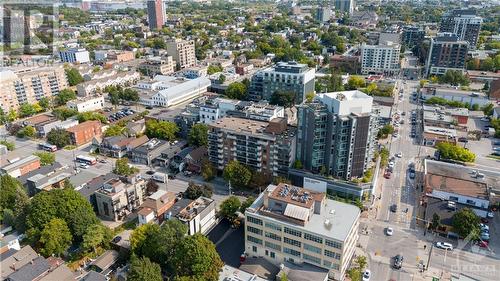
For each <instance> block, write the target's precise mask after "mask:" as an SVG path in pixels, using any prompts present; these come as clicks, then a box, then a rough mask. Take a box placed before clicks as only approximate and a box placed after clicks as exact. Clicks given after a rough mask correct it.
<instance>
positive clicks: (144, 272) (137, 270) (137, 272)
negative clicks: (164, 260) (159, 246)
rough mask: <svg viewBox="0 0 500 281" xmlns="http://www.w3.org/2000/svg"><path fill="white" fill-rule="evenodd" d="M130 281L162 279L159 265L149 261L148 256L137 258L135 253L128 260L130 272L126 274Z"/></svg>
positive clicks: (160, 280)
mask: <svg viewBox="0 0 500 281" xmlns="http://www.w3.org/2000/svg"><path fill="white" fill-rule="evenodd" d="M127 280H130V281H162V280H163V277H162V275H161V268H160V265H159V264H157V263H154V262H151V261H150V260H149V258H147V257H142V258H138V257H136V256H135V255H133V256H132V258H131V260H130V272H129V274H128V275H127Z"/></svg>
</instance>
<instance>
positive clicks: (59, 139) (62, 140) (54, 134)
mask: <svg viewBox="0 0 500 281" xmlns="http://www.w3.org/2000/svg"><path fill="white" fill-rule="evenodd" d="M47 142H48V143H50V144H53V145H55V146H57V147H58V148H63V147H65V146H67V145H70V144H71V136H70V134H69V133H68V132H67V131H66V130H64V129H59V128H57V129H52V130H50V132H49V133H48V134H47Z"/></svg>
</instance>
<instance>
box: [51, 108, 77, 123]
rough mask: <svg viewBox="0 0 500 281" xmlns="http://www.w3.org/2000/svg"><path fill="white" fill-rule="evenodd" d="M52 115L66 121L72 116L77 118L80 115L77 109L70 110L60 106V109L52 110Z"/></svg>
mask: <svg viewBox="0 0 500 281" xmlns="http://www.w3.org/2000/svg"><path fill="white" fill-rule="evenodd" d="M52 114H53V115H54V116H55V117H56V118H57V119H59V120H63V121H64V120H66V119H68V118H70V117H72V116H75V115H77V114H78V111H76V110H75V109H69V108H67V107H65V106H60V107H58V108H54V110H52Z"/></svg>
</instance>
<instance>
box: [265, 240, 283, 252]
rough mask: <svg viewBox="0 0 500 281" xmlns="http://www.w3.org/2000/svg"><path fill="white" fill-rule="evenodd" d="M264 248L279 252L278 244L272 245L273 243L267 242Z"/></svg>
mask: <svg viewBox="0 0 500 281" xmlns="http://www.w3.org/2000/svg"><path fill="white" fill-rule="evenodd" d="M265 245H266V247H268V248H271V249H274V250H278V251H280V252H281V246H280V245H278V244H274V243H271V242H267V241H266V243H265Z"/></svg>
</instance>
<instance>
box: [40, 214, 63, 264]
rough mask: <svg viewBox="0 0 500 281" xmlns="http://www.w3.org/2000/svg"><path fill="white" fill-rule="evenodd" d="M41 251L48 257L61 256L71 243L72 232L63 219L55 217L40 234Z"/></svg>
mask: <svg viewBox="0 0 500 281" xmlns="http://www.w3.org/2000/svg"><path fill="white" fill-rule="evenodd" d="M40 243H41V244H42V247H41V249H40V253H41V254H42V255H44V256H46V257H49V256H52V255H56V256H60V255H61V254H62V253H64V251H66V249H67V248H68V247H69V246H70V245H71V232H70V231H69V228H68V226H67V224H66V222H65V221H64V220H62V219H58V218H53V219H51V220H50V221H49V223H48V224H47V225H46V226H45V227H44V228H43V230H42V233H41V235H40Z"/></svg>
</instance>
